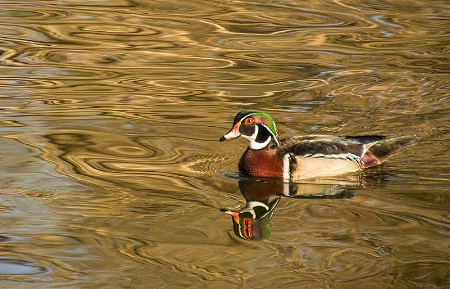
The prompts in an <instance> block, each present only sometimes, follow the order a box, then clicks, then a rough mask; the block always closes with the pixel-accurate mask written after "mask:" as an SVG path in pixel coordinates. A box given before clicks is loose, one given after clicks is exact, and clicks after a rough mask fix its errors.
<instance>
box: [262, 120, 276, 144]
mask: <svg viewBox="0 0 450 289" xmlns="http://www.w3.org/2000/svg"><path fill="white" fill-rule="evenodd" d="M261 125H262V126H263V127H265V128H266V129H267V130H268V131H269V132H270V134H271V135H272V137H273V139H274V140H275V142H276V143H277V145H280V143H279V142H278V139H277V136H276V135H274V134H273V132H272V131H271V130H270V128H268V127H267V125H265V124H261Z"/></svg>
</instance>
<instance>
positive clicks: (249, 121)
mask: <svg viewBox="0 0 450 289" xmlns="http://www.w3.org/2000/svg"><path fill="white" fill-rule="evenodd" d="M254 122H255V120H254V119H253V118H251V117H249V118H247V119H245V124H247V125H251V124H253V123H254Z"/></svg>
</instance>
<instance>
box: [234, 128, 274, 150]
mask: <svg viewBox="0 0 450 289" xmlns="http://www.w3.org/2000/svg"><path fill="white" fill-rule="evenodd" d="M258 132H259V127H258V126H255V133H253V134H252V135H251V136H246V135H241V136H242V137H244V138H246V139H247V140H248V146H249V147H250V148H251V149H254V150H260V149H263V148H265V147H266V146H267V145H268V144H269V143H270V141H271V139H272V137H268V138H267V139H266V140H265V141H264V142H263V143H259V142H256V137H257V136H258Z"/></svg>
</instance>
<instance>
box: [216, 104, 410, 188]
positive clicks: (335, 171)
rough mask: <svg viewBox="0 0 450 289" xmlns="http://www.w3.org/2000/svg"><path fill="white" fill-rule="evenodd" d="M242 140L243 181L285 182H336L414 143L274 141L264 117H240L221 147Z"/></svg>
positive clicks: (349, 139) (383, 140)
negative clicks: (329, 179)
mask: <svg viewBox="0 0 450 289" xmlns="http://www.w3.org/2000/svg"><path fill="white" fill-rule="evenodd" d="M239 136H242V137H244V138H246V139H247V140H248V148H247V150H246V151H245V152H244V154H243V155H242V157H241V159H240V161H239V170H240V171H241V172H242V173H244V174H245V175H248V176H252V177H259V178H270V179H277V180H283V181H287V182H288V181H299V180H302V179H308V178H317V177H327V176H335V175H340V174H344V173H350V172H356V171H359V170H361V169H365V168H369V167H372V166H376V165H379V164H382V163H384V162H385V161H386V160H387V158H388V157H390V156H391V155H393V154H394V153H396V152H398V151H399V150H401V149H402V148H405V147H408V146H410V145H412V144H414V143H416V142H417V141H418V139H417V138H416V137H414V136H405V137H397V138H391V139H387V138H386V137H383V136H354V137H336V136H323V135H316V136H298V137H292V138H288V139H284V140H278V136H277V130H276V127H275V122H274V121H273V119H272V117H271V116H270V115H268V114H267V113H264V112H260V111H241V112H239V113H238V114H237V115H236V117H235V119H234V122H233V127H232V129H231V130H230V131H229V132H228V133H227V134H226V135H224V136H222V137H221V138H220V141H224V140H229V139H233V138H236V137H239Z"/></svg>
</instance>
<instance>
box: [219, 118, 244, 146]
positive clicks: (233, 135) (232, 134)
mask: <svg viewBox="0 0 450 289" xmlns="http://www.w3.org/2000/svg"><path fill="white" fill-rule="evenodd" d="M240 126H241V123H240V122H238V123H237V124H235V125H234V126H233V128H232V129H231V130H230V131H229V132H228V133H227V134H226V135H223V136H222V137H221V138H220V139H219V141H225V140H229V139H233V138H237V137H239V136H240V135H241V133H240V132H239V127H240Z"/></svg>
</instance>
